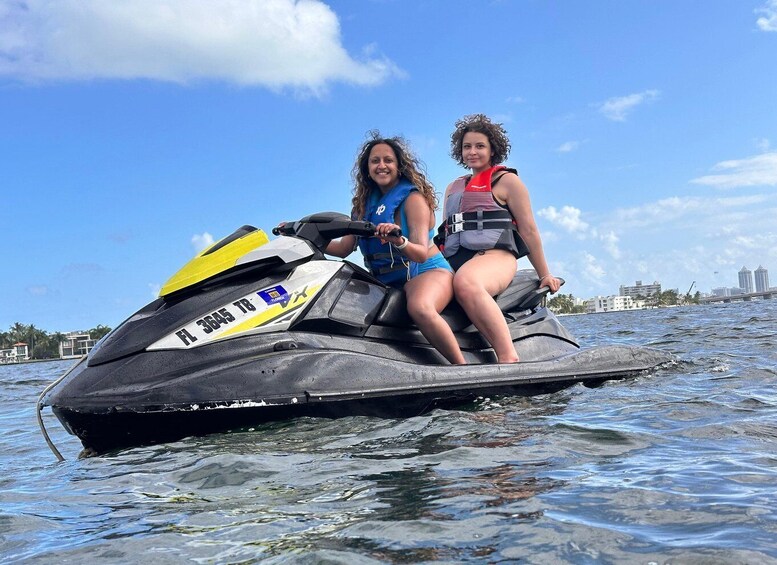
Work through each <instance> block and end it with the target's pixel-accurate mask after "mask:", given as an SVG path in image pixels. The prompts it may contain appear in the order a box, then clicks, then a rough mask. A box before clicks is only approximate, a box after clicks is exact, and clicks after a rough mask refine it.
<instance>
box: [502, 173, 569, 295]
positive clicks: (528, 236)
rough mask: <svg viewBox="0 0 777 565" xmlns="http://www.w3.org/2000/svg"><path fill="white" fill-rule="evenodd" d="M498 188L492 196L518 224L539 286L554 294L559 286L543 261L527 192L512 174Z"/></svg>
mask: <svg viewBox="0 0 777 565" xmlns="http://www.w3.org/2000/svg"><path fill="white" fill-rule="evenodd" d="M504 177H505V178H503V179H502V180H501V181H500V183H499V186H498V187H495V188H494V196H496V197H497V200H501V201H503V202H504V203H505V204H507V207H508V209H509V210H510V213H511V214H512V215H513V218H515V222H516V223H517V224H518V233H519V234H520V235H521V238H523V241H524V242H525V243H526V246H527V247H528V248H529V261H530V262H531V264H532V266H533V267H534V270H535V271H537V275H538V276H539V277H540V286H547V287H548V288H550V291H551V292H556V291H557V290H558V289H559V288H560V286H561V284H560V282H559V281H558V279H556V277H554V276H553V275H551V274H550V269H549V268H548V263H547V261H546V260H545V251H544V250H543V248H542V239H541V238H540V231H539V229H538V228H537V223H536V222H535V221H534V214H533V213H532V209H531V202H530V200H529V190H528V189H527V188H526V186H525V185H524V184H523V181H521V179H520V178H519V177H518V176H517V175H514V174H510V173H507V174H505V175H504Z"/></svg>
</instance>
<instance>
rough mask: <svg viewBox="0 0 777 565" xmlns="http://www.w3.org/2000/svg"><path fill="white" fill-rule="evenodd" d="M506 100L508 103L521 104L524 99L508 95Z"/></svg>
mask: <svg viewBox="0 0 777 565" xmlns="http://www.w3.org/2000/svg"><path fill="white" fill-rule="evenodd" d="M506 102H507V103H508V104H522V103H523V102H524V99H523V98H521V97H520V96H508V97H507V99H506Z"/></svg>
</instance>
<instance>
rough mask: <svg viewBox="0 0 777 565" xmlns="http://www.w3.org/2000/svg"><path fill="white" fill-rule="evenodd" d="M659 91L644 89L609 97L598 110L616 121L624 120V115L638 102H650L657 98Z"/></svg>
mask: <svg viewBox="0 0 777 565" xmlns="http://www.w3.org/2000/svg"><path fill="white" fill-rule="evenodd" d="M659 94H660V91H658V90H646V91H644V92H639V93H636V94H629V95H628V96H620V97H615V98H610V99H609V100H607V101H606V102H604V103H603V104H601V105H600V106H599V111H600V112H601V113H602V114H604V115H605V117H607V118H608V119H610V120H613V121H616V122H623V121H626V116H627V115H628V114H629V113H631V111H632V110H634V108H636V107H637V106H639V105H640V104H644V103H646V102H650V101H652V100H655V99H657V98H658V96H659Z"/></svg>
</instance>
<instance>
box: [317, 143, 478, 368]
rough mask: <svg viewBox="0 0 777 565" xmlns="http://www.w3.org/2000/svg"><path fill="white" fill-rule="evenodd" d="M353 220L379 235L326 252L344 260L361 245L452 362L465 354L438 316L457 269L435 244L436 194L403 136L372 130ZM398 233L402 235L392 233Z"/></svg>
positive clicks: (359, 162)
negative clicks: (400, 290)
mask: <svg viewBox="0 0 777 565" xmlns="http://www.w3.org/2000/svg"><path fill="white" fill-rule="evenodd" d="M352 176H353V179H354V190H353V199H352V200H351V203H352V206H353V208H352V212H351V216H352V217H353V218H354V219H357V220H366V221H370V222H372V223H374V224H375V225H376V231H375V234H376V236H378V237H369V238H357V237H356V236H352V235H349V236H345V237H342V238H340V239H339V240H335V241H332V242H330V243H329V245H328V246H327V249H326V252H327V253H328V254H330V255H335V256H338V257H346V256H348V255H349V254H350V253H352V252H353V251H354V250H355V249H356V247H357V246H358V247H359V249H360V250H361V252H362V253H363V254H364V262H365V264H366V265H367V267H368V268H369V270H370V272H371V273H372V274H373V276H375V277H376V278H377V279H378V280H380V281H382V282H384V283H385V284H387V285H390V286H394V287H396V288H404V290H405V294H406V296H407V311H408V314H410V317H411V318H412V319H413V321H414V322H415V324H416V325H417V326H418V329H419V330H421V333H423V334H424V336H425V337H426V339H427V340H428V341H429V343H431V344H432V345H433V346H434V347H435V348H437V350H438V351H439V352H440V353H441V354H442V355H443V356H444V357H445V358H446V359H447V360H448V361H450V362H451V363H453V364H463V363H464V362H465V361H464V356H463V355H462V353H461V349H460V348H459V344H458V342H457V341H456V338H455V336H454V335H453V331H452V330H451V328H450V326H449V325H448V324H447V323H446V322H445V320H443V318H442V317H441V316H440V312H442V310H443V309H444V308H445V307H446V306H447V305H448V303H449V302H450V301H451V299H452V298H453V283H452V280H453V271H452V269H451V268H450V266H449V265H448V262H447V261H446V260H445V258H444V257H443V256H442V254H441V253H440V250H439V249H438V248H437V246H436V245H435V244H434V242H433V241H432V236H433V235H434V231H433V228H434V225H435V218H434V211H435V210H436V209H437V196H436V195H435V193H434V187H433V186H432V184H431V183H430V182H429V181H428V180H427V179H426V175H424V173H423V172H422V167H421V165H420V163H419V161H418V159H416V157H415V156H414V155H413V154H412V153H411V152H410V151H409V150H408V148H407V144H406V142H405V141H404V140H403V139H402V138H401V137H390V138H384V137H381V136H380V134H379V133H378V132H377V131H372V132H370V134H369V138H368V139H367V141H366V142H365V143H364V145H362V147H361V150H360V151H359V155H358V157H357V159H356V163H355V164H354V167H353V172H352ZM398 228H399V229H400V230H401V231H402V234H404V235H400V236H393V235H389V234H390V233H391V232H392V231H394V230H396V229H398Z"/></svg>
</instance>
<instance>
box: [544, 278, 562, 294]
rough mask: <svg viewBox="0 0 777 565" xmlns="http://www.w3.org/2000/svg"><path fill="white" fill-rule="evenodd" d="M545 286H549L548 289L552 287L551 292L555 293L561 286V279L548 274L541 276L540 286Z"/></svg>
mask: <svg viewBox="0 0 777 565" xmlns="http://www.w3.org/2000/svg"><path fill="white" fill-rule="evenodd" d="M543 286H547V287H548V289H550V293H551V294H555V293H556V292H558V289H559V288H561V281H560V280H559V279H557V278H556V277H554V276H553V275H551V274H547V275H545V276H544V277H542V278H540V288H542V287H543Z"/></svg>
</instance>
